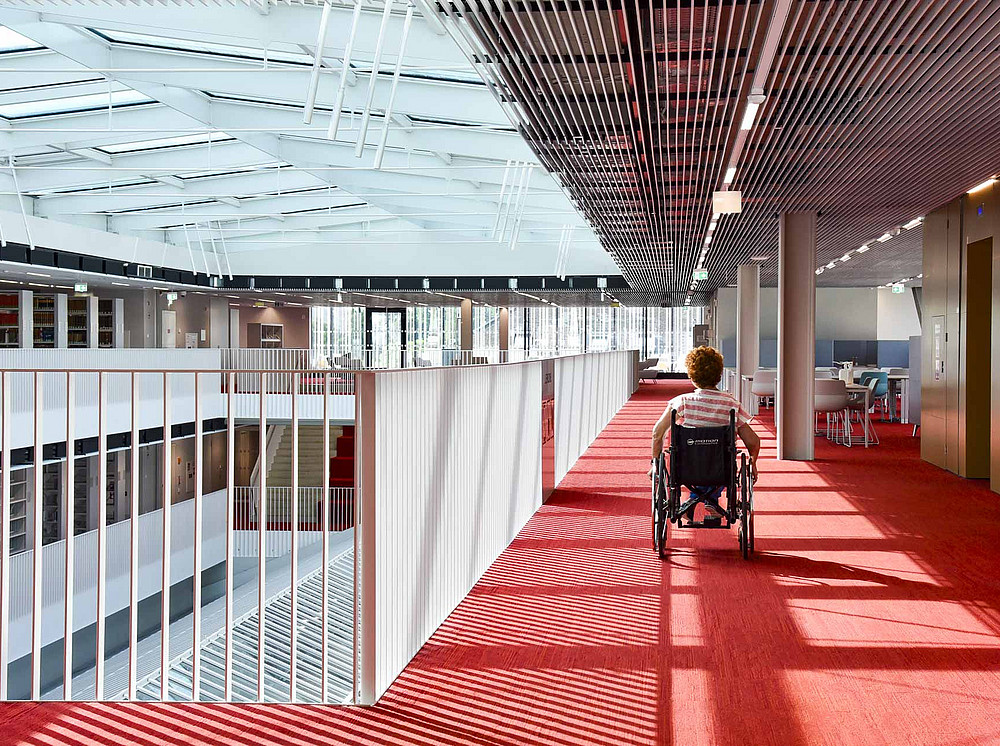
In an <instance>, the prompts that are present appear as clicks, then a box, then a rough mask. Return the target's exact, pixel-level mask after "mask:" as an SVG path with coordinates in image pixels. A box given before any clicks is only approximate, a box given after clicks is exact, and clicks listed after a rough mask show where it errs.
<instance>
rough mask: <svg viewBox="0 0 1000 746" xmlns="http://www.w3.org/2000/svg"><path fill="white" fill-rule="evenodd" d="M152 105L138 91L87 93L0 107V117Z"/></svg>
mask: <svg viewBox="0 0 1000 746" xmlns="http://www.w3.org/2000/svg"><path fill="white" fill-rule="evenodd" d="M150 103H154V101H153V99H151V98H150V97H149V96H145V95H143V94H141V93H139V92H138V91H133V90H125V91H111V92H110V93H88V94H85V95H83V96H61V97H59V98H45V99H38V100H36V101H22V102H20V103H17V104H3V105H0V116H2V117H5V118H6V119H25V118H27V117H40V116H46V115H49V114H69V113H71V112H78V111H93V110H95V109H106V108H107V107H108V106H111V107H115V106H133V105H136V104H150Z"/></svg>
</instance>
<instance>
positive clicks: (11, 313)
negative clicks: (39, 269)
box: [0, 293, 21, 348]
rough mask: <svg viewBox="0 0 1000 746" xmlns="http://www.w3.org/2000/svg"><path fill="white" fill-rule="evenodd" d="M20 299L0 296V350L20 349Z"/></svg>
mask: <svg viewBox="0 0 1000 746" xmlns="http://www.w3.org/2000/svg"><path fill="white" fill-rule="evenodd" d="M19 322H20V297H19V296H18V294H17V293H2V294H0V348H9V347H20V346H21V334H20V323H19Z"/></svg>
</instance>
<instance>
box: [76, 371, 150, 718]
mask: <svg viewBox="0 0 1000 746" xmlns="http://www.w3.org/2000/svg"><path fill="white" fill-rule="evenodd" d="M129 382H130V383H131V388H132V404H131V406H130V407H129V417H130V420H129V461H130V464H131V470H130V473H129V510H128V517H129V556H128V561H129V570H128V698H129V699H130V700H134V699H135V698H136V686H137V682H138V676H139V672H138V666H137V663H138V661H137V656H136V649H137V648H138V647H139V378H138V375H137V374H136V372H135V371H132V373H131V375H130V381H129ZM67 409H69V407H67ZM67 471H70V470H67ZM66 512H67V514H68V513H69V512H70V511H68V510H67V511H66ZM66 551H67V552H69V551H70V550H69V549H68V548H67V550H66ZM67 577H69V576H67ZM69 583H70V581H69V580H67V585H68V584H69ZM67 678H69V675H67Z"/></svg>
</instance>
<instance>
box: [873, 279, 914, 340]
mask: <svg viewBox="0 0 1000 746" xmlns="http://www.w3.org/2000/svg"><path fill="white" fill-rule="evenodd" d="M919 335H920V319H919V318H918V317H917V306H916V304H915V303H914V302H913V291H912V290H910V288H906V289H905V290H904V291H903V292H902V293H894V292H892V288H879V289H878V338H879V339H909V338H910V337H916V336H919Z"/></svg>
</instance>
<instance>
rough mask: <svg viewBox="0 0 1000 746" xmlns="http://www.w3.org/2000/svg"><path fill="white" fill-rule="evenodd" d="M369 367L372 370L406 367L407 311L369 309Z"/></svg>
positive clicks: (367, 329) (367, 325)
mask: <svg viewBox="0 0 1000 746" xmlns="http://www.w3.org/2000/svg"><path fill="white" fill-rule="evenodd" d="M365 336H366V337H367V339H366V342H367V347H368V350H367V352H368V366H369V367H371V368H403V367H406V360H405V355H406V349H405V347H404V344H403V342H404V340H405V339H406V310H405V309H403V308H369V309H368V313H367V315H366V317H365Z"/></svg>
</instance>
